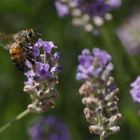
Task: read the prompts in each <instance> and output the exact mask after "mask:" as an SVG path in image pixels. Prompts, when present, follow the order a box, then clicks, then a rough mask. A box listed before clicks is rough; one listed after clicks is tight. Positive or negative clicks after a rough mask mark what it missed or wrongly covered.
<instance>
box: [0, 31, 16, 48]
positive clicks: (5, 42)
mask: <svg viewBox="0 0 140 140" xmlns="http://www.w3.org/2000/svg"><path fill="white" fill-rule="evenodd" d="M15 38H16V34H4V33H0V47H3V48H5V49H9V48H10V46H11V44H12V43H13V42H14V41H15Z"/></svg>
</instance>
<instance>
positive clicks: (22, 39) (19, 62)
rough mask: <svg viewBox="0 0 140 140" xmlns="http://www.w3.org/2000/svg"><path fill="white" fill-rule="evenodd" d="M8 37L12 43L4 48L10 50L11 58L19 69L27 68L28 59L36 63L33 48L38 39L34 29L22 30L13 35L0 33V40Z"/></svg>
mask: <svg viewBox="0 0 140 140" xmlns="http://www.w3.org/2000/svg"><path fill="white" fill-rule="evenodd" d="M6 39H7V40H9V41H10V42H12V43H10V44H7V45H5V46H4V48H5V49H8V50H9V54H10V56H11V60H12V61H13V63H14V64H15V66H16V67H17V68H18V69H19V70H21V71H24V70H25V69H26V65H25V61H26V60H28V61H30V62H31V63H32V64H33V65H34V58H33V55H32V54H31V50H32V46H33V45H34V44H35V42H36V40H37V39H36V34H35V32H34V30H33V29H26V30H22V31H20V32H18V33H16V34H13V35H6V34H3V33H0V40H2V41H3V40H4V41H5V40H6Z"/></svg>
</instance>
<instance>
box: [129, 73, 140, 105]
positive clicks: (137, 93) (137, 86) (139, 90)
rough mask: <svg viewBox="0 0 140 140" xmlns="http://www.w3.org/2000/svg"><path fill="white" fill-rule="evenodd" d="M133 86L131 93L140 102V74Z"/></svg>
mask: <svg viewBox="0 0 140 140" xmlns="http://www.w3.org/2000/svg"><path fill="white" fill-rule="evenodd" d="M131 88H132V89H131V90H130V94H131V96H132V98H133V100H134V101H135V102H138V103H140V76H138V77H137V79H136V80H135V81H134V82H133V83H131Z"/></svg>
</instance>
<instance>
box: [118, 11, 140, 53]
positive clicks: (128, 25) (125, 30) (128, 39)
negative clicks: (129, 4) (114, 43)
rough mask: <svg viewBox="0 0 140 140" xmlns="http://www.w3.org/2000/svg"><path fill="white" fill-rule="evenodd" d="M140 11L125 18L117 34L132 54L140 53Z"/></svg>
mask: <svg viewBox="0 0 140 140" xmlns="http://www.w3.org/2000/svg"><path fill="white" fill-rule="evenodd" d="M139 23H140V13H139V12H136V13H135V14H133V15H132V16H130V17H128V18H127V19H125V20H124V22H123V23H122V25H121V26H120V27H119V29H118V30H117V35H118V37H119V39H120V41H121V42H122V44H123V45H124V47H125V49H126V50H127V51H128V53H129V54H130V55H136V54H140V39H139V36H140V24H139Z"/></svg>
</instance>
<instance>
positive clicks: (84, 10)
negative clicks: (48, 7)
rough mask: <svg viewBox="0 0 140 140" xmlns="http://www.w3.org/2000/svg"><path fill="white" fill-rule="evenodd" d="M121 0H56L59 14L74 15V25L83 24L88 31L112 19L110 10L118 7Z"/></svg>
mask: <svg viewBox="0 0 140 140" xmlns="http://www.w3.org/2000/svg"><path fill="white" fill-rule="evenodd" d="M120 5H121V0H56V2H55V6H56V9H57V12H58V15H59V16H61V17H63V16H67V15H71V16H72V23H73V24H74V25H78V26H83V27H84V28H85V30H86V31H94V30H93V29H94V27H95V28H98V27H99V26H101V25H102V24H103V23H104V20H111V19H112V15H111V14H110V11H111V10H113V9H114V8H118V7H119V6H120Z"/></svg>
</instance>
